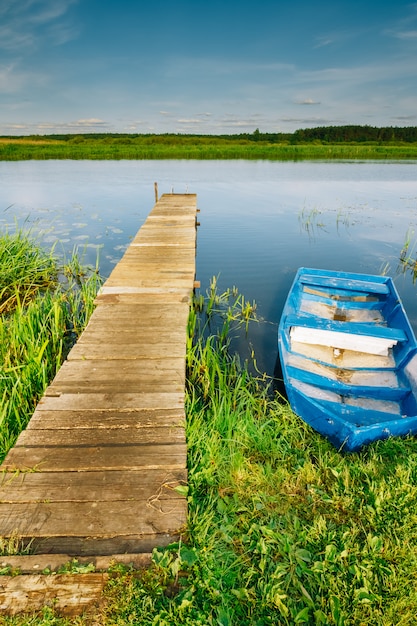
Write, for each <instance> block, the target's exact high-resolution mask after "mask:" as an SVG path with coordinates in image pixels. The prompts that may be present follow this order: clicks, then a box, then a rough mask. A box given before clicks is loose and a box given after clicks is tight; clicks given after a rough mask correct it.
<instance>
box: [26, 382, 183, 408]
mask: <svg viewBox="0 0 417 626" xmlns="http://www.w3.org/2000/svg"><path fill="white" fill-rule="evenodd" d="M183 407H184V392H181V393H180V392H178V393H176V392H173V393H158V392H154V393H150V392H143V393H134V392H126V393H119V392H117V393H116V392H113V393H110V392H108V393H107V392H104V391H101V392H100V393H87V392H85V393H75V392H74V393H61V392H60V391H56V392H54V390H53V387H48V389H47V390H46V392H45V395H44V397H43V398H42V399H41V400H40V402H39V404H38V409H42V408H45V409H49V410H55V411H57V410H58V411H59V410H61V411H66V410H72V409H76V410H87V409H90V410H92V411H95V410H97V409H121V410H124V409H148V410H152V409H172V408H183Z"/></svg>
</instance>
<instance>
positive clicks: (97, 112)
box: [0, 0, 417, 135]
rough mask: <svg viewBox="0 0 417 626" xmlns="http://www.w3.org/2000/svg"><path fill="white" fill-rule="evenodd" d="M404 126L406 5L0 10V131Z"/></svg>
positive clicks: (99, 3) (414, 109)
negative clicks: (362, 125)
mask: <svg viewBox="0 0 417 626" xmlns="http://www.w3.org/2000/svg"><path fill="white" fill-rule="evenodd" d="M341 124H369V125H371V126H415V125H417V2H406V1H404V0H332V1H328V0H325V1H324V2H312V0H292V1H291V0H252V1H248V0H204V2H203V1H200V0H176V1H175V2H174V1H173V0H172V1H171V0H148V2H141V1H140V0H114V1H113V0H107V1H106V0H1V3H0V134H1V135H5V134H7V135H28V134H33V133H34V134H50V133H61V132H64V133H82V132H138V133H147V132H156V133H165V132H175V133H207V134H217V133H240V132H253V131H254V130H255V129H257V128H259V129H260V130H261V132H292V131H294V130H296V129H298V128H307V127H314V126H325V125H341Z"/></svg>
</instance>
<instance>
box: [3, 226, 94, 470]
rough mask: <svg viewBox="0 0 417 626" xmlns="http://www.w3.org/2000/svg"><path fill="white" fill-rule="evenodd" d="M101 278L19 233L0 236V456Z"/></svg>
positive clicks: (80, 324) (75, 331) (83, 317)
mask: <svg viewBox="0 0 417 626" xmlns="http://www.w3.org/2000/svg"><path fill="white" fill-rule="evenodd" d="M99 283H100V280H99V277H98V276H97V273H96V272H95V271H93V272H89V271H88V270H86V269H85V268H83V267H82V266H81V264H80V260H79V258H78V257H77V255H76V254H74V255H73V256H72V258H71V259H69V260H68V262H66V263H64V264H61V263H58V260H57V259H56V258H55V257H54V255H53V253H52V252H51V253H46V252H45V251H44V250H43V249H42V248H41V247H40V246H39V245H37V244H36V243H35V242H33V241H32V240H31V239H30V238H29V237H28V236H27V235H25V234H24V233H22V232H18V233H16V234H12V235H9V234H3V235H1V236H0V286H1V287H0V364H1V376H0V399H1V405H0V461H1V460H3V459H4V457H5V455H6V453H7V451H8V450H9V448H10V447H11V446H12V445H13V444H14V442H15V440H16V438H17V436H18V435H19V433H20V432H21V430H22V429H23V428H24V427H25V426H26V424H27V422H28V420H29V419H30V417H31V415H32V413H33V411H34V409H35V406H36V404H37V402H38V401H39V399H40V398H41V397H42V395H43V393H44V391H45V388H46V387H47V385H48V384H49V382H50V381H51V380H52V378H53V377H54V376H55V374H56V372H57V371H58V369H59V367H60V365H61V364H62V362H63V360H64V358H65V357H66V355H67V353H68V351H69V349H70V347H71V345H73V343H74V341H75V340H76V338H77V337H78V335H79V334H80V333H81V331H82V330H83V328H84V327H85V325H86V323H87V321H88V318H89V316H90V314H91V312H92V308H93V299H94V296H95V294H96V292H97V289H98V286H99Z"/></svg>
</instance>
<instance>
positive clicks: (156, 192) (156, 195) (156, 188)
mask: <svg viewBox="0 0 417 626" xmlns="http://www.w3.org/2000/svg"><path fill="white" fill-rule="evenodd" d="M153 186H154V189H155V203H156V202H158V183H154V184H153Z"/></svg>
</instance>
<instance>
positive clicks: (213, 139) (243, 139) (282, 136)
mask: <svg viewBox="0 0 417 626" xmlns="http://www.w3.org/2000/svg"><path fill="white" fill-rule="evenodd" d="M7 138H10V139H16V136H13V137H12V136H8V137H7ZM25 139H32V140H41V139H51V140H55V141H65V142H71V143H83V142H88V141H99V142H100V143H109V144H113V143H120V144H129V143H141V144H146V143H148V144H155V143H159V144H166V145H169V144H176V145H178V144H196V143H200V144H210V143H228V142H231V141H232V142H240V143H252V142H261V143H268V144H274V143H280V144H282V143H287V144H288V143H289V144H306V143H323V144H325V143H329V144H333V143H416V142H417V126H403V127H398V126H384V127H382V128H378V127H375V126H355V125H347V126H319V127H317V128H304V129H300V130H296V131H295V132H293V133H264V132H260V131H259V129H258V128H257V129H256V130H255V131H254V132H252V133H239V134H232V135H226V134H224V135H203V134H186V133H161V134H152V133H82V134H77V135H75V134H53V135H31V136H30V137H27V136H26V137H25Z"/></svg>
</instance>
